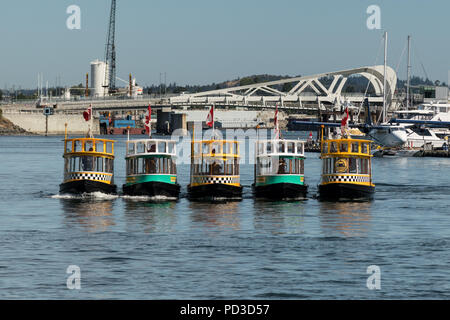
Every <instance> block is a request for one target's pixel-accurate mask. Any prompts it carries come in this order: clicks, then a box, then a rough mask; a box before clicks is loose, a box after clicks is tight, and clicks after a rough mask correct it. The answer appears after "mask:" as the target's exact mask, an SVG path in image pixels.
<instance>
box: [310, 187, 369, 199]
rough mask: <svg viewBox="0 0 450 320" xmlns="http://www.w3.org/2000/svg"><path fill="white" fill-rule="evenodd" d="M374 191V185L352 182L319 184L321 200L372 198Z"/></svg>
mask: <svg viewBox="0 0 450 320" xmlns="http://www.w3.org/2000/svg"><path fill="white" fill-rule="evenodd" d="M374 193H375V187H374V186H366V185H360V184H352V183H329V184H321V185H319V198H320V199H321V200H328V199H331V200H338V199H372V198H373V196H374Z"/></svg>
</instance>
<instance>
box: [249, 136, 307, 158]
mask: <svg viewBox="0 0 450 320" xmlns="http://www.w3.org/2000/svg"><path fill="white" fill-rule="evenodd" d="M269 145H270V147H269ZM299 145H300V147H299ZM290 147H291V148H290ZM292 147H293V148H292ZM304 154H305V141H303V140H284V139H272V140H258V141H256V156H257V157H280V156H286V157H299V156H301V157H304Z"/></svg>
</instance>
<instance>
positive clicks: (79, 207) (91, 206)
mask: <svg viewBox="0 0 450 320" xmlns="http://www.w3.org/2000/svg"><path fill="white" fill-rule="evenodd" d="M60 201H61V204H62V208H63V211H64V213H65V220H66V222H67V223H68V224H69V225H71V224H72V223H73V222H74V221H75V222H77V223H78V224H80V225H81V226H82V227H83V228H84V229H86V231H88V232H98V231H100V232H101V231H106V230H108V228H109V227H111V226H113V225H115V223H114V218H113V215H112V210H113V202H114V200H86V199H60Z"/></svg>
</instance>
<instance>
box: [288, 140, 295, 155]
mask: <svg viewBox="0 0 450 320" xmlns="http://www.w3.org/2000/svg"><path fill="white" fill-rule="evenodd" d="M287 152H288V153H295V143H294V142H288V143H287Z"/></svg>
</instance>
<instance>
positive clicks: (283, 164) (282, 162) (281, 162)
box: [277, 158, 289, 174]
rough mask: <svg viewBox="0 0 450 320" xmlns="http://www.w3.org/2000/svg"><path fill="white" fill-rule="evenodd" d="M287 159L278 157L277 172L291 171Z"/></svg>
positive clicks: (286, 172) (285, 172)
mask: <svg viewBox="0 0 450 320" xmlns="http://www.w3.org/2000/svg"><path fill="white" fill-rule="evenodd" d="M286 160H288V159H284V158H280V159H278V170H277V174H288V173H289V166H288V164H287V161H286Z"/></svg>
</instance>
